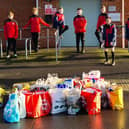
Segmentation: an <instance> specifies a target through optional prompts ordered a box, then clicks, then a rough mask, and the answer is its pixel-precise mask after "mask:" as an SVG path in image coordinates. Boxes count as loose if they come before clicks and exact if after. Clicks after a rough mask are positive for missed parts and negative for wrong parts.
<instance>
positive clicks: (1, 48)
mask: <svg viewBox="0 0 129 129" xmlns="http://www.w3.org/2000/svg"><path fill="white" fill-rule="evenodd" d="M44 28H45V27H44ZM26 30H27V29H26ZM28 30H29V29H28ZM46 31H47V32H46V36H39V39H46V40H47V49H48V50H49V48H50V38H55V37H53V36H50V29H49V28H46ZM0 32H3V29H0ZM17 40H24V41H25V42H24V43H25V57H26V59H27V58H28V44H29V54H31V51H32V50H31V48H32V41H31V37H27V38H23V30H22V29H19V38H18V39H17ZM6 47H7V43H6ZM0 56H1V58H2V57H3V41H2V39H0Z"/></svg>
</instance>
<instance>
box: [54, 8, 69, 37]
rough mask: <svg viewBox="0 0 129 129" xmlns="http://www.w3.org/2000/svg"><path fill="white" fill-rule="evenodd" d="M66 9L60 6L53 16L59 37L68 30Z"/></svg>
mask: <svg viewBox="0 0 129 129" xmlns="http://www.w3.org/2000/svg"><path fill="white" fill-rule="evenodd" d="M63 13H64V9H63V8H62V7H60V8H59V9H58V11H57V12H56V13H55V15H54V17H53V28H55V29H56V32H55V34H56V35H57V32H58V31H59V37H60V38H62V34H63V33H64V32H65V31H67V30H68V28H69V27H68V25H65V17H64V14H63Z"/></svg>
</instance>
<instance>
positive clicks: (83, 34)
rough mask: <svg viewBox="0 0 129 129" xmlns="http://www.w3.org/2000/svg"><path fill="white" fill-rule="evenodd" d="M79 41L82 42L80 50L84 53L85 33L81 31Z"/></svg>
mask: <svg viewBox="0 0 129 129" xmlns="http://www.w3.org/2000/svg"><path fill="white" fill-rule="evenodd" d="M81 43H82V49H81V52H82V53H85V49H84V47H85V33H81Z"/></svg>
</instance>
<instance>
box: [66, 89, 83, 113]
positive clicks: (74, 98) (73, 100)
mask: <svg viewBox="0 0 129 129" xmlns="http://www.w3.org/2000/svg"><path fill="white" fill-rule="evenodd" d="M80 94H81V90H80V89H77V88H73V89H70V90H69V91H68V92H67V95H66V96H67V97H66V98H67V107H68V109H67V113H68V114H69V115H76V114H77V113H78V112H79V111H80Z"/></svg>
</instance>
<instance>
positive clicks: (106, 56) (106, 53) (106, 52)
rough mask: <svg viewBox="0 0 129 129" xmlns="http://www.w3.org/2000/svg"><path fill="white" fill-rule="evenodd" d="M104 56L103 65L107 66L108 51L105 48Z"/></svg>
mask: <svg viewBox="0 0 129 129" xmlns="http://www.w3.org/2000/svg"><path fill="white" fill-rule="evenodd" d="M104 54H105V62H104V63H105V64H108V49H107V48H105V49H104Z"/></svg>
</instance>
